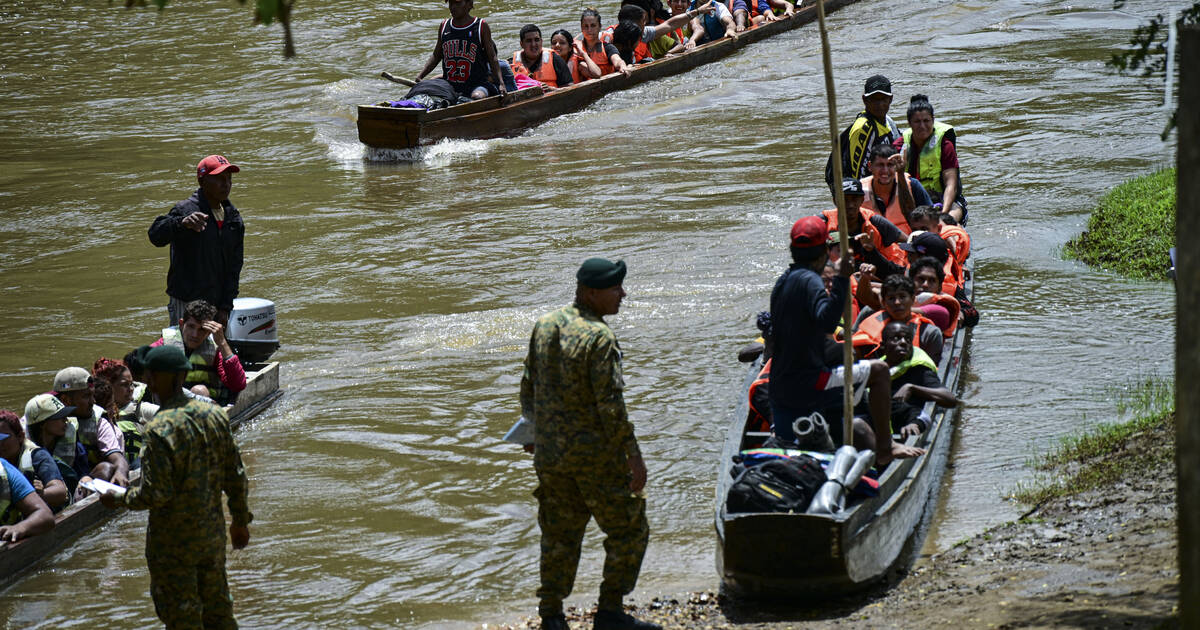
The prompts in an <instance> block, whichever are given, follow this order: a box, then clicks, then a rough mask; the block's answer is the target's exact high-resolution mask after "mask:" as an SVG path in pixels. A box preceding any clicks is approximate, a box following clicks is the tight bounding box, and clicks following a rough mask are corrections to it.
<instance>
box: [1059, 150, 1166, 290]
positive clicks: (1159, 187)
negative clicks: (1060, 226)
mask: <svg viewBox="0 0 1200 630" xmlns="http://www.w3.org/2000/svg"><path fill="white" fill-rule="evenodd" d="M1174 244H1175V169H1174V168H1164V169H1161V170H1159V171H1156V172H1154V173H1150V174H1149V175H1143V176H1141V177H1135V178H1133V179H1131V180H1129V181H1127V182H1125V183H1123V184H1121V185H1119V186H1117V187H1116V188H1113V189H1112V190H1110V191H1109V192H1108V194H1106V195H1105V196H1104V197H1103V198H1102V199H1101V200H1100V202H1099V203H1098V204H1097V205H1096V209H1095V210H1093V211H1092V216H1091V217H1090V218H1089V219H1088V224H1087V229H1086V230H1085V231H1084V232H1083V234H1080V235H1079V236H1078V237H1076V238H1074V239H1071V240H1070V241H1068V242H1067V244H1066V247H1065V248H1064V252H1065V253H1066V254H1067V255H1068V256H1070V257H1073V258H1076V259H1078V260H1081V261H1083V262H1085V263H1087V264H1089V265H1092V266H1094V267H1100V268H1102V269H1107V270H1110V271H1113V272H1116V273H1119V274H1122V275H1125V276H1129V277H1133V278H1141V279H1151V280H1165V279H1166V278H1167V268H1168V267H1169V266H1170V258H1169V257H1168V256H1169V253H1168V252H1169V250H1170V249H1171V247H1172V246H1174Z"/></svg>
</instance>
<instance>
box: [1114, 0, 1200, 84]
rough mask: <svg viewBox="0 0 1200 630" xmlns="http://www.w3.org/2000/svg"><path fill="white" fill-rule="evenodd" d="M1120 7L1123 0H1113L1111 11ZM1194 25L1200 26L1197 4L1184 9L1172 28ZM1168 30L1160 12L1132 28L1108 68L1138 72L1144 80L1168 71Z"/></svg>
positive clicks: (1198, 3)
mask: <svg viewBox="0 0 1200 630" xmlns="http://www.w3.org/2000/svg"><path fill="white" fill-rule="evenodd" d="M1123 6H1125V0H1113V8H1114V9H1120V8H1121V7H1123ZM1197 23H1200V2H1196V3H1195V4H1193V5H1192V6H1191V7H1189V8H1187V9H1184V10H1183V11H1182V12H1181V13H1180V14H1179V17H1178V19H1176V20H1175V25H1176V26H1177V27H1180V28H1182V27H1183V26H1186V25H1188V24H1197ZM1167 30H1168V29H1167V18H1166V17H1165V16H1164V15H1163V14H1161V13H1159V14H1158V15H1155V16H1154V17H1153V18H1151V19H1150V21H1149V22H1147V23H1145V24H1142V25H1140V26H1138V27H1137V28H1136V29H1134V31H1133V37H1131V38H1130V39H1129V47H1128V48H1126V49H1125V50H1122V51H1121V52H1119V53H1113V56H1112V59H1109V60H1108V65H1109V66H1110V67H1113V68H1116V69H1117V71H1119V72H1135V71H1138V70H1141V73H1142V76H1146V77H1149V76H1155V75H1162V74H1163V73H1164V72H1166V69H1167Z"/></svg>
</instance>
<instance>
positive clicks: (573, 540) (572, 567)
mask: <svg viewBox="0 0 1200 630" xmlns="http://www.w3.org/2000/svg"><path fill="white" fill-rule="evenodd" d="M576 278H577V280H578V286H577V288H576V293H575V302H574V303H573V304H571V305H570V306H566V307H563V308H561V309H558V310H556V311H554V312H552V313H548V314H546V315H543V316H542V317H541V318H539V319H538V321H537V324H536V325H535V326H534V329H533V335H532V336H531V338H530V340H529V354H528V356H527V357H526V358H525V373H524V376H523V378H522V379H521V411H522V413H523V415H524V416H525V418H527V419H529V420H532V421H533V422H534V460H533V465H534V469H536V470H537V475H538V487H537V490H536V491H535V492H534V496H536V497H537V499H538V525H539V526H540V527H541V530H542V539H541V587H540V588H539V589H538V593H537V594H538V598H539V600H540V601H539V603H538V614H539V615H540V616H541V617H542V628H544V629H546V630H560V629H565V628H567V622H566V618H565V617H564V615H563V600H564V599H565V598H566V597H567V595H569V594H570V593H571V588H572V586H573V585H574V582H575V571H576V569H577V568H578V566H579V553H580V546H581V545H582V543H583V533H584V529H585V528H586V527H587V524H588V520H589V519H590V518H591V517H593V516H594V517H595V518H596V523H597V524H598V525H599V526H600V529H601V530H602V531H603V532H604V533H605V535H606V536H607V538H606V539H605V541H604V551H605V559H604V580H603V582H602V583H601V585H600V601H599V606H598V611H597V613H596V618H595V628H597V629H601V630H604V629H609V628H620V629H626V628H629V629H634V630H650V629H660V626H658V625H656V624H650V623H646V622H643V621H639V620H637V619H634V618H633V617H631V616H629V615H627V614H625V613H624V611H623V610H622V607H621V598H622V597H623V596H625V595H626V594H628V593H629V592H631V591H632V590H633V587H634V585H635V584H636V583H637V576H638V571H639V570H640V569H641V565H642V556H643V554H645V552H646V542H647V541H648V540H649V537H650V530H649V527H648V526H647V524H646V499H645V495H644V494H643V493H642V489H643V488H644V487H645V485H646V465H645V463H644V462H643V461H642V454H641V451H640V450H638V443H637V438H636V437H635V436H634V433H633V425H632V424H630V422H629V418H628V416H627V415H626V412H625V399H624V396H623V393H622V391H623V390H624V388H625V382H624V380H623V379H622V377H621V348H620V346H618V345H617V338H616V336H615V335H613V332H612V330H610V329H609V327H608V325H607V324H605V323H604V319H603V317H604V316H605V315H615V314H616V313H617V310H618V309H619V308H620V304H621V298H623V297H625V291H624V289H622V287H621V283H622V281H623V280H624V279H625V263H624V262H621V261H618V262H616V263H613V262H609V261H607V260H604V259H601V258H592V259H589V260H587V261H585V262H584V263H583V265H582V266H581V267H580V268H579V272H578V273H577V274H576ZM660 630H661V629H660Z"/></svg>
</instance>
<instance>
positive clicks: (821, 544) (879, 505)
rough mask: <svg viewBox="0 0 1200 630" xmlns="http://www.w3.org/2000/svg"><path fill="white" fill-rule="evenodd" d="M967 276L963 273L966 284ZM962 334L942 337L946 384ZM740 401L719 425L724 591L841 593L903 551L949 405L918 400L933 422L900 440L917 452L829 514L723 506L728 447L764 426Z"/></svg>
mask: <svg viewBox="0 0 1200 630" xmlns="http://www.w3.org/2000/svg"><path fill="white" fill-rule="evenodd" d="M972 284H973V283H972V282H971V281H970V280H968V286H967V289H968V294H970V291H971V288H972ZM969 338H970V331H969V329H966V328H965V327H961V326H960V327H959V328H958V330H957V332H956V333H955V335H954V336H953V337H952V338H950V339H948V340H947V341H946V345H945V348H944V350H943V353H942V361H941V363H940V364H939V365H938V375H939V376H940V377H941V379H942V383H943V384H944V385H945V386H946V387H947V388H949V389H950V391H954V392H957V391H958V387H959V378H960V376H961V374H962V363H961V362H962V358H963V355H964V351H965V349H966V346H967V343H968V341H969ZM760 369H761V358H760V359H759V363H758V364H756V365H754V366H752V367H751V371H750V374H749V375H748V376H747V380H746V383H745V386H744V387H743V389H742V391H743V392H746V391H747V389H748V388H749V386H750V383H751V381H753V379H754V378H755V377H756V376H757V373H758V370H760ZM747 407H748V396H746V395H743V396H742V402H741V404H740V405H739V406H738V408H737V410H736V411H735V412H734V416H733V421H732V422H731V424H730V427H729V432H728V434H727V435H726V440H725V447H724V449H723V451H722V453H721V458H722V459H721V466H720V478H719V480H718V482H717V509H716V530H717V540H718V543H719V549H718V550H717V571H718V573H719V574H720V576H721V586H722V589H723V590H724V591H725V592H726V593H728V594H730V595H731V596H734V597H739V598H747V599H784V598H786V599H788V600H797V599H813V598H826V597H830V596H837V595H844V594H847V593H852V592H854V591H856V590H861V589H863V588H865V587H867V586H870V585H872V584H874V583H877V582H878V581H879V580H881V579H882V578H884V577H885V576H886V575H887V573H888V571H889V570H891V569H892V568H893V567H897V566H900V565H901V564H903V563H906V562H907V561H910V560H911V558H912V551H913V550H915V549H917V548H919V543H920V539H921V538H922V537H923V534H924V531H923V530H924V528H923V527H922V524H923V523H924V524H927V522H928V520H927V518H926V517H927V516H928V515H929V514H931V507H932V505H933V502H934V498H935V496H936V489H937V486H938V480H939V479H940V478H941V476H942V473H943V472H944V471H945V463H946V456H947V453H948V451H949V447H950V438H951V431H952V424H953V420H954V417H955V415H956V413H957V409H956V408H955V409H943V408H940V407H936V406H935V405H934V404H933V403H932V402H929V403H927V407H926V410H927V411H929V412H930V413H931V417H932V420H933V422H932V423H931V424H930V426H929V428H928V429H927V430H926V431H925V432H924V433H922V434H921V435H919V436H914V437H910V438H909V439H908V441H907V442H906V444H908V445H909V446H919V447H922V448H924V449H926V454H925V455H922V456H920V457H917V458H913V459H903V460H897V461H894V462H893V463H892V464H891V465H890V466H888V468H887V469H886V470H885V471H884V472H883V474H882V475H881V476H880V478H879V495H878V496H875V497H870V498H866V499H854V498H852V497H848V498H847V507H846V509H845V510H844V511H842V512H841V513H839V514H836V515H812V514H783V513H769V514H768V513H740V514H730V513H728V512H727V511H726V506H725V499H726V497H727V496H728V494H729V487H730V485H732V482H733V479H732V476H731V474H730V468H731V466H732V464H733V456H734V455H737V454H738V453H739V452H741V451H743V450H746V449H751V448H755V447H757V446H760V445H761V444H762V442H763V440H764V439H765V438H766V437H767V435H769V434H763V433H754V432H751V431H749V430H748V428H747V424H746V412H747Z"/></svg>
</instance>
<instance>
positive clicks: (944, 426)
mask: <svg viewBox="0 0 1200 630" xmlns="http://www.w3.org/2000/svg"><path fill="white" fill-rule="evenodd" d="M968 268H969V267H968ZM973 284H974V283H973V281H972V280H968V284H967V289H968V292H971V293H973ZM969 334H970V329H968V328H964V327H959V329H958V330H956V331H955V334H954V335H953V336H952V337H951V338H950V340H949V343H947V344H946V345H945V348H944V350H943V352H944V355H943V357H942V361H940V362H939V365H938V370H939V374H940V375H941V376H942V383H943V385H944V386H946V387H948V388H949V389H950V390H951V391H956V392H957V391H958V388H959V385H960V383H961V376H962V370H963V365H962V359H963V357H964V355H965V352H966V346H967V342H968V341H969V337H968V335H969ZM761 369H762V359H761V357H760V358H759V359H758V360H756V361H755V362H754V363H753V364H752V366H751V369H750V373H749V374H748V375H747V378H746V381H745V383H744V385H743V387H742V389H741V390H740V391H742V392H745V391H746V390H747V388H748V386H749V383H750V382H752V381H753V380H754V378H755V377H756V376H757V373H758V372H759V371H760V370H761ZM748 404H749V399H748V396H743V400H742V401H741V402H740V403H739V405H738V407H737V409H736V410H735V412H734V417H733V419H732V421H731V422H730V428H729V430H728V431H727V435H726V443H725V446H724V448H723V449H722V460H721V462H720V463H719V467H718V468H719V473H718V474H719V476H720V479H719V481H718V483H717V489H716V503H717V507H716V510H715V519H714V526H715V529H716V533H717V540H718V549H717V564H718V568H719V572H720V573H721V576H720V577H721V582H722V586H723V587H724V586H725V585H726V582H727V579H726V578H727V577H734V578H736V579H735V581H736V582H738V583H739V584H740V587H739V588H738V589H735V590H739V591H741V590H744V589H743V588H742V587H744V585H745V583H746V581H747V579H748V578H749V579H752V580H758V581H759V582H762V583H765V582H767V581H771V582H774V583H775V585H781V584H783V583H785V582H786V583H789V584H793V585H801V584H803V585H804V586H805V588H806V589H812V588H813V587H814V586H815V585H820V584H823V583H831V582H832V581H833V579H834V578H838V579H839V580H843V581H840V582H838V584H837V586H838V587H844V586H846V585H847V584H849V585H865V584H867V583H870V582H873V581H874V580H875V579H878V578H879V577H880V575H874V576H870V577H868V578H866V579H864V580H861V581H856V580H853V579H852V578H851V577H849V576H848V575H839V576H833V575H824V576H810V577H798V578H796V579H794V580H790V581H789V580H776V579H774V578H773V577H771V576H758V575H748V574H746V573H745V572H738V571H731V570H729V569H728V568H727V567H726V566H725V564H726V563H725V557H724V552H725V547H726V542H727V541H726V531H725V527H726V525H727V524H728V523H731V522H738V526H739V528H740V527H752V526H753V525H754V524H755V523H760V522H762V523H768V524H770V525H768V526H766V527H764V528H763V529H770V528H771V527H773V524H774V523H777V522H787V523H791V524H792V525H793V526H794V527H796V528H797V529H813V528H820V527H822V526H824V527H826V528H828V527H831V526H832V527H834V528H836V531H835V532H834V535H833V536H832V538H834V539H835V540H837V541H838V544H839V546H840V548H839V549H838V550H837V551H836V552H834V551H833V550H830V552H829V555H830V557H837V558H839V559H840V560H839V561H840V562H841V563H842V565H841V568H842V569H848V566H847V565H846V564H845V563H846V560H847V558H849V557H850V556H851V555H852V554H853V553H854V552H855V551H856V550H857V548H856V545H855V541H857V540H861V539H862V538H863V536H864V534H867V533H868V529H869V528H871V527H872V525H873V524H875V523H879V522H881V521H882V520H884V519H886V517H887V516H888V515H890V514H892V513H894V512H895V511H896V510H897V509H898V507H900V506H901V505H902V504H904V503H905V502H906V501H907V500H908V499H911V498H913V497H912V494H911V491H912V489H913V488H914V487H917V486H919V485H921V483H922V481H923V475H924V474H925V473H926V472H927V467H928V466H930V465H932V464H931V463H932V462H938V463H942V462H941V457H940V456H941V455H942V454H944V452H945V451H948V449H949V442H950V438H951V436H950V435H949V430H950V429H951V423H952V422H953V419H954V417H955V416H956V414H957V413H958V411H959V409H960V408H961V407H949V408H946V407H938V406H937V405H936V404H935V403H934V402H933V401H927V403H926V409H927V410H932V412H933V413H932V418H933V423H931V425H930V427H929V428H927V429H926V431H924V432H922V433H921V434H920V435H918V436H914V437H910V438H909V439H908V440H907V441H906V442H905V444H907V445H909V446H920V447H924V448H926V449H927V452H926V454H925V455H922V456H920V457H916V458H910V459H903V460H898V461H897V462H895V463H893V465H891V466H889V467H888V469H887V470H885V471H884V474H883V476H882V477H880V479H879V482H880V484H879V485H880V487H879V494H878V495H877V496H875V497H869V498H867V499H865V500H863V501H861V502H859V503H856V504H854V505H853V506H851V507H850V508H849V509H847V510H845V511H843V512H841V513H838V514H832V515H830V514H788V513H776V512H751V513H738V514H729V513H727V512H726V505H725V499H726V497H727V496H728V491H729V487H730V486H731V485H732V481H733V480H732V478H731V476H730V474H729V471H730V467H731V466H732V459H731V458H732V456H733V455H735V454H737V453H740V452H741V446H742V443H743V439H744V434H745V432H746V415H747V413H746V412H747V410H748ZM925 499H926V501H925V502H924V505H927V504H928V500H929V499H930V497H929V496H926V497H925ZM924 505H923V506H922V512H924V511H925V508H924ZM918 525H919V520H918V521H917V522H914V524H913V527H912V528H910V531H908V532H907V533H906V534H905V537H904V539H903V540H901V541H899V542H901V543H902V544H901V547H902V546H903V543H906V542H907V541H908V539H909V538H911V537H912V536H913V534H914V533H915V530H916V527H917V526H918ZM899 559H900V551H899V550H898V551H897V554H896V557H894V558H890V559H888V562H887V563H886V565H887V566H886V567H885V568H884V571H886V569H887V568H889V567H890V566H892V565H894V564H895V563H896V562H897V561H898V560H899ZM846 573H848V571H847V572H846ZM760 578H761V579H760ZM757 590H758V591H759V592H758V593H747V595H750V596H755V595H761V594H762V593H761V592H762V591H764V590H765V589H762V588H758V589H757ZM772 590H774V589H772ZM791 594H792V595H796V594H797V593H791Z"/></svg>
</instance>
